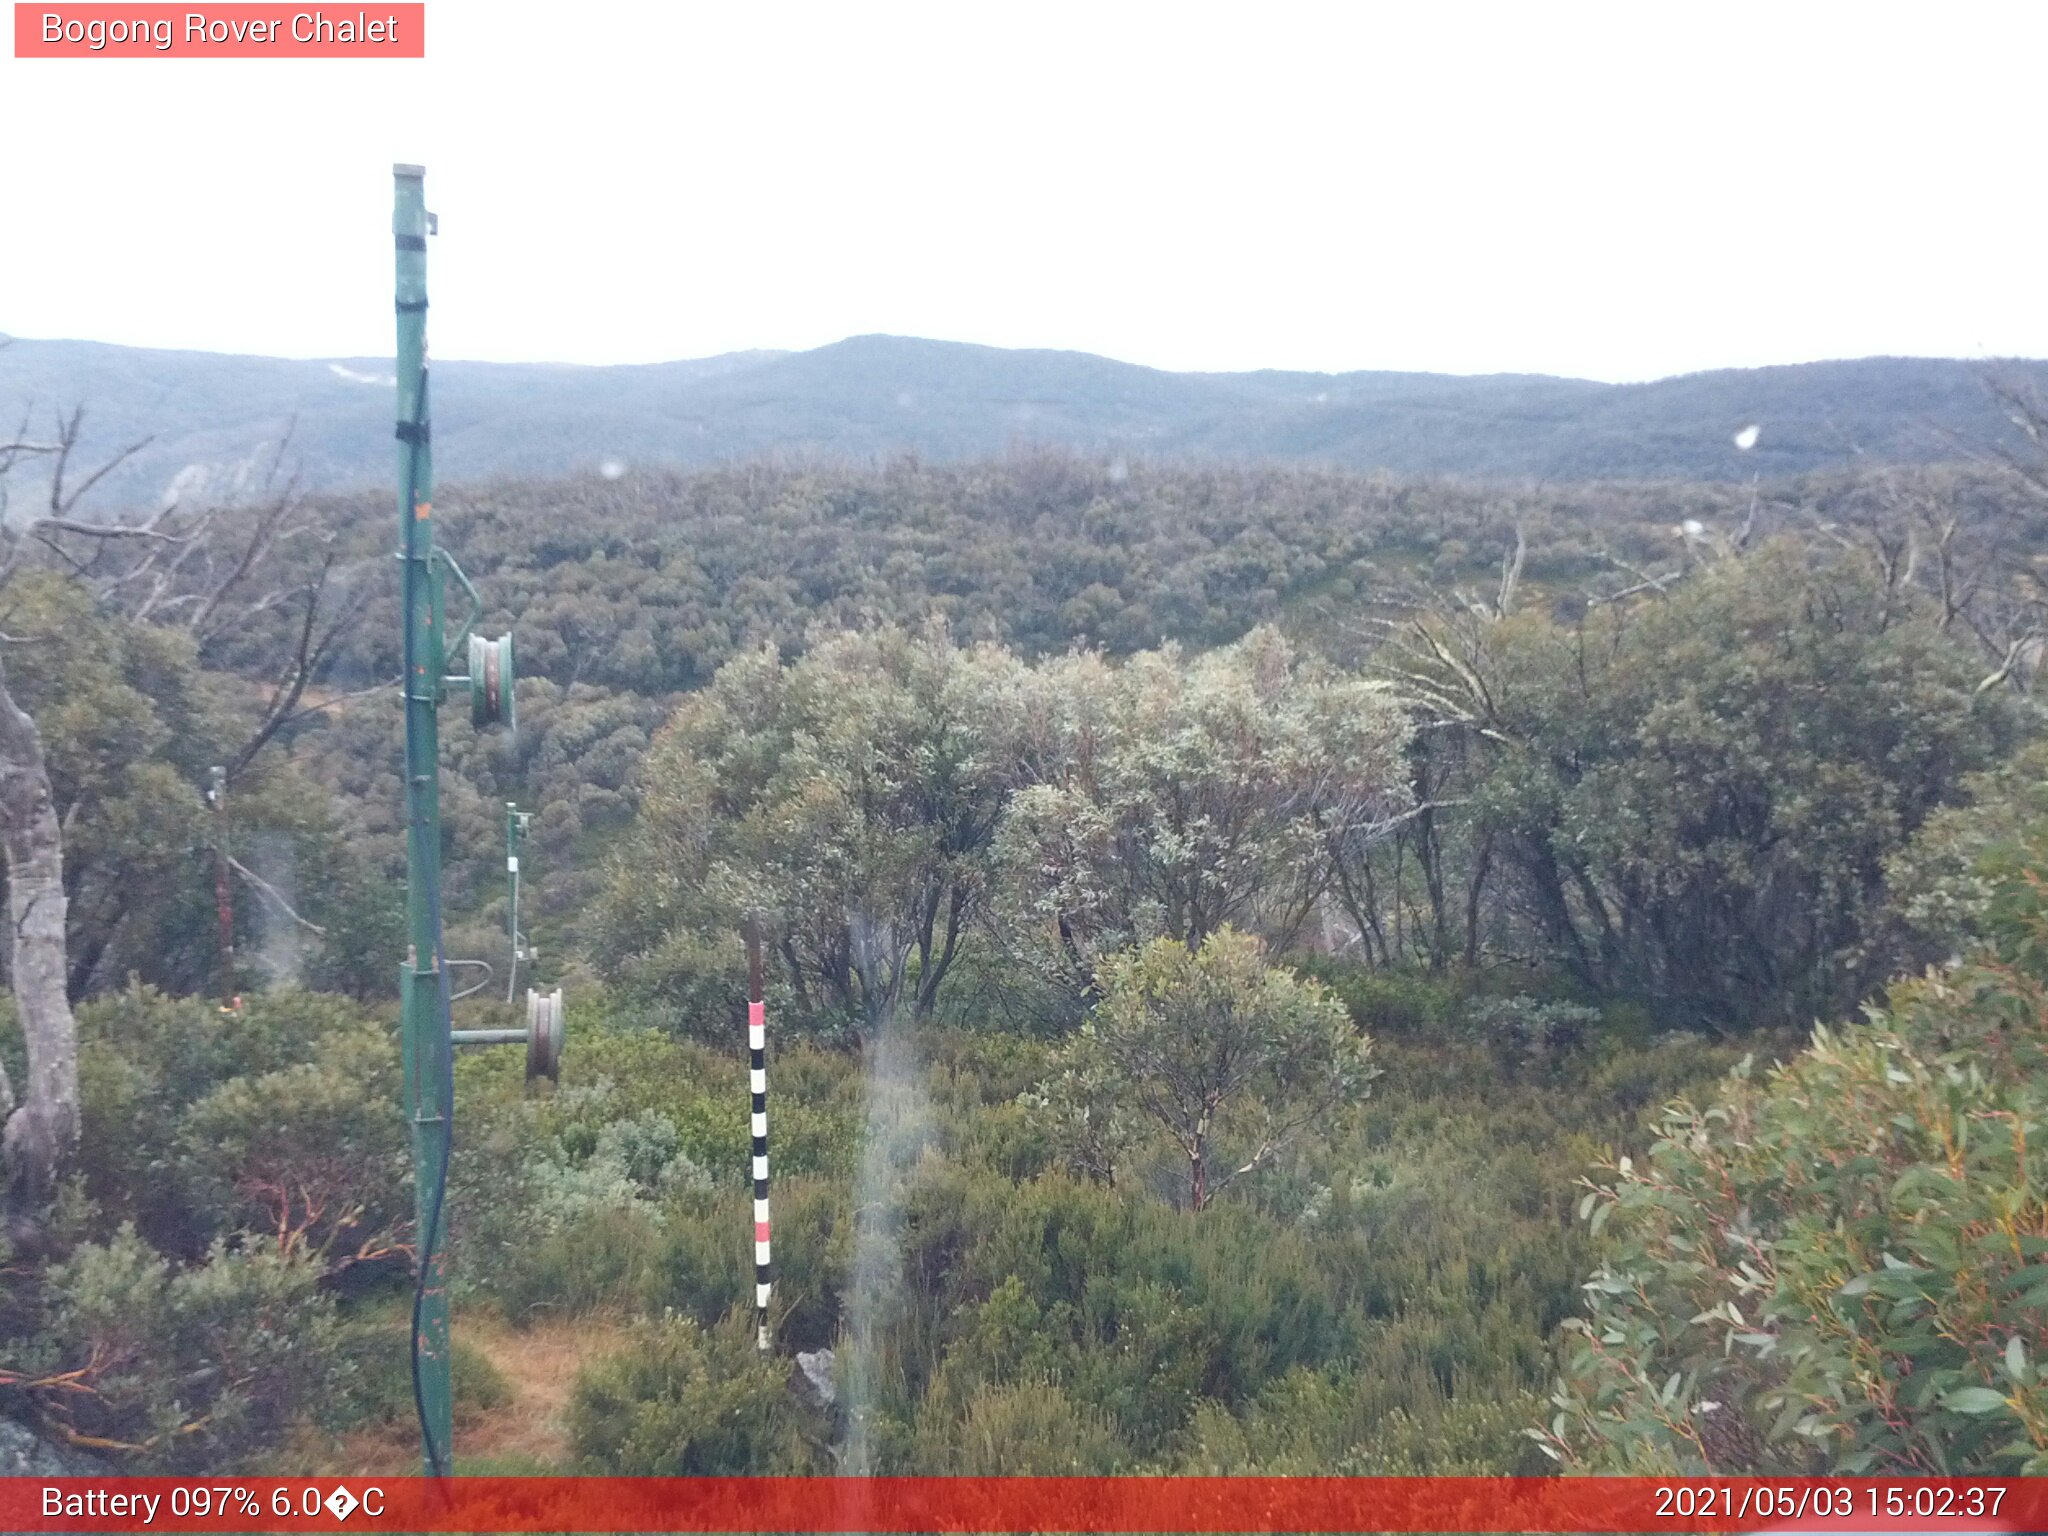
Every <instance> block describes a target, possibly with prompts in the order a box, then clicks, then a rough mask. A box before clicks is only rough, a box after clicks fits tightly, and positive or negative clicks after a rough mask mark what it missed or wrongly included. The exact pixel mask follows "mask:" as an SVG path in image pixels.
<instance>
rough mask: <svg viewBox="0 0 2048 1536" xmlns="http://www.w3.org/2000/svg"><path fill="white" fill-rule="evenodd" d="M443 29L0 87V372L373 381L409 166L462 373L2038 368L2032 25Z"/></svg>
mask: <svg viewBox="0 0 2048 1536" xmlns="http://www.w3.org/2000/svg"><path fill="white" fill-rule="evenodd" d="M328 9H329V11H330V13H338V12H343V11H344V7H343V6H342V5H340V4H330V5H329V6H328ZM355 9H356V6H355V5H349V6H347V7H346V9H345V13H346V14H349V15H353V14H354V12H355ZM371 9H372V10H374V9H375V7H374V4H372V5H371ZM427 20H428V44H427V51H428V57H427V59H426V60H425V61H424V62H375V63H371V62H359V61H302V60H277V61H198V60H181V59H177V58H175V57H173V58H168V59H154V60H146V61H143V60H136V61H130V60H98V61H91V62H82V61H49V60H33V59H31V60H16V59H14V58H12V57H4V58H0V130H4V135H5V140H4V141H5V143H6V144H7V145H8V146H9V148H10V153H9V156H8V159H9V171H8V176H7V179H6V184H5V189H4V191H0V197H4V199H5V203H4V206H5V207H6V209H7V215H6V218H5V223H4V230H5V233H4V237H0V331H8V332H12V333H14V334H18V335H24V336H73V337H89V338H94V339H99V340H106V341H119V342H127V343H133V344H138V345H147V346H164V347H196V348H205V349H209V350H220V351H240V352H264V353H275V354H283V355H290V356H341V355H350V354H362V355H380V354H383V353H385V352H388V351H389V350H390V347H391V310H390V265H391V255H390V244H389V234H388V232H389V227H390V226H389V209H390V164H391V162H392V161H394V160H416V161H420V162H422V163H424V164H425V165H426V166H427V168H428V177H427V194H428V206H430V207H432V208H434V209H435V210H436V211H437V212H438V213H439V214H440V216H441V228H442V234H441V236H440V238H439V239H437V240H436V241H435V242H434V245H433V247H432V257H431V263H432V269H431V287H432V292H433V300H434V326H433V344H434V350H435V354H436V355H437V356H440V357H444V358H450V357H464V358H493V359H505V360H513V359H521V360H526V359H554V360H562V361H571V362H585V363H605V362H649V361H657V360H661V359H667V358H676V357H696V356H703V355H706V354H710V353H716V352H724V351H731V350H735V349H739V348H746V347H788V348H798V347H811V346H816V345H819V344H821V343H824V342H828V341H833V340H836V339H838V338H840V337H842V336H847V335H854V334H859V333H862V332H870V331H888V332H895V333H899V334H907V335H917V336H933V337H944V338H950V339H956V340H963V341H979V342H988V343H992V344H995V345H999V346H1009V347H1071V348H1078V349H1081V350H1085V351H1090V352H1100V353H1104V354H1107V355H1109V356H1112V357H1118V358H1123V359H1127V360H1129V361H1132V362H1139V363H1147V364H1152V365H1155V366H1158V367H1164V368H1199V369H1238V368H1258V367H1280V368H1307V369H1329V370H1344V369H1354V368H1403V369H1430V370H1441V371H1446V372H1459V373H1469V372H1490V371H1496V370H1518V371H1521V370H1526V371H1539V372H1546V373H1565V374H1578V375H1583V376H1586V377H1591V378H1601V379H1637V378H1648V377H1654V376H1658V375H1663V374H1669V373H1676V372H1685V371H1690V370H1694V369H1700V368H1710V367H1721V366H1733V365H1749V364H1761V363H1775V362H1795V361H1803V360H1807V359H1813V358H1822V357H1845V356H1861V355H1866V354H1872V353H1907V354H1924V355H1941V356H1959V357H1982V356H1986V355H2030V356H2044V355H2048V301H2044V295H2043V288H2044V281H2048V278H2044V274H2048V251H2044V249H2043V238H2042V237H2043V234H2044V231H2048V197H2044V196H2043V187H2042V174H2043V173H2042V172H2041V169H2040V162H2039V150H2040V143H2041V114H2040V106H2039V103H2040V101H2041V100H2042V94H2041V93H2042V90H2043V85H2042V76H2041V71H2042V67H2043V60H2044V59H2048V7H2044V6H2041V5H2038V4H2026V5H2020V4H2012V5H1976V6H1972V5H1961V4H1956V3H1953V0H1950V3H1944V4H1941V5H1936V6H1929V5H1919V6H1904V5H1899V6H1888V5H1881V4H1872V3H1862V4H1855V5H1840V6H1835V5H1823V4H1817V3H1810V4H1809V3H1802V4H1791V5H1787V4H1782V3H1779V4H1769V5H1758V6H1754V7H1745V6H1740V5H1735V4H1728V3H1721V0H1714V3H1701V4H1693V5H1680V4H1675V3H1666V0H1636V3H1630V4H1625V5H1615V6H1596V5H1562V4H1548V3H1523V4H1517V5H1500V6H1492V5H1454V4H1445V3H1440V0H1403V3H1401V4H1399V5H1393V4H1368V3H1352V4H1283V3H1274V0H1258V3H1250V0H1247V3H1244V4H1240V5H1234V6H1220V5H1201V4H1190V3H1186V0H1182V3H1177V4H1168V5H1150V4H1143V5H1141V4H1134V3H1117V0H1094V3H1088V4H1078V5H1067V4H1057V3H1046V0H1032V3H1029V4H1007V3H1004V4H998V3H988V0H954V3H951V4H944V5H932V6H908V5H882V4H875V3H869V0H839V3H835V4H831V5H777V4H764V3H757V0H721V3H718V4H715V5H714V4H697V3H674V0H670V3H660V4H652V3H634V4H628V3H620V0H610V3H606V0H558V3H555V4H551V5H546V6H541V5H532V4H526V3H519V0H429V4H428V12H427Z"/></svg>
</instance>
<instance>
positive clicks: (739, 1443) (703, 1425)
mask: <svg viewBox="0 0 2048 1536" xmlns="http://www.w3.org/2000/svg"><path fill="white" fill-rule="evenodd" d="M788 1371H789V1362H788V1361H787V1360H786V1359H783V1358H780V1357H773V1356H771V1357H767V1358H763V1357H762V1356H761V1355H759V1354H758V1353H757V1352H756V1351H755V1348H754V1339H753V1326H752V1318H751V1315H750V1314H748V1313H743V1312H735V1313H734V1314H733V1315H732V1317H730V1318H728V1319H727V1320H726V1321H725V1322H724V1323H723V1324H721V1325H720V1326H719V1327H717V1328H715V1329H711V1330H708V1331H707V1330H706V1329H703V1328H700V1327H699V1326H698V1325H697V1324H696V1323H694V1322H691V1321H689V1320H688V1319H685V1318H676V1317H670V1318H666V1319H663V1320H662V1321H661V1322H659V1323H650V1324H647V1325H645V1326H644V1327H643V1328H642V1329H641V1330H640V1332H639V1334H638V1335H637V1337H636V1338H635V1339H634V1341H633V1343H632V1345H631V1346H630V1347H628V1348H626V1349H624V1350H621V1351H620V1352H618V1353H617V1354H614V1355H609V1356H606V1357H605V1358H603V1359H601V1360H598V1361H596V1362H594V1363H592V1364H591V1365H588V1366H586V1367H585V1368H584V1370H583V1374H582V1375H581V1376H580V1377H579V1378H578V1380H577V1383H576V1391H575V1395H574V1397H573V1398H572V1399H571V1401H570V1405H569V1433H570V1440H571V1443H572V1444H573V1445H574V1447H575V1452H576V1456H577V1458H578V1461H579V1462H580V1464H581V1465H582V1466H583V1467H584V1468H585V1469H586V1470H589V1471H593V1472H603V1473H606V1474H609V1475H612V1476H625V1477H711V1476H740V1475H746V1474H752V1473H769V1472H773V1473H778V1474H782V1475H789V1474H793V1473H802V1472H807V1471H818V1470H823V1466H824V1454H823V1449H822V1443H821V1431H820V1426H818V1425H816V1424H814V1423H812V1422H810V1421H809V1419H808V1418H807V1416H806V1414H805V1413H804V1411H803V1410H802V1409H801V1408H800V1407H799V1405H798V1403H797V1400H796V1398H795V1396H794V1394H793V1393H792V1392H791V1391H790V1388H789V1380H788Z"/></svg>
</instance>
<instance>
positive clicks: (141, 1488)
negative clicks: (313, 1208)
mask: <svg viewBox="0 0 2048 1536" xmlns="http://www.w3.org/2000/svg"><path fill="white" fill-rule="evenodd" d="M0 1529H5V1530H8V1531H17V1532H19V1531H138V1532H142V1531H150V1532H154V1531H379V1530H381V1531H391V1532H437V1531H447V1532H484V1531H565V1532H566V1531H591V1532H614V1531H646V1532H667V1531H695V1532H709V1531H785V1532H831V1531H838V1532H870V1531H872V1532H914V1531H932V1532H945V1531H961V1532H967V1531H974V1532H982V1531H1116V1532H1142V1531H1152V1532H1179V1531H1186V1532H1204V1533H1208V1532H1229V1531H1240V1532H1252V1531H1298V1532H1366V1531H1429V1532H1437V1531H1471V1532H1493V1531H1544V1532H1548V1531H1561V1532H1562V1531H1572V1532H1628V1531H1780V1530H1801V1531H1940V1532H1951V1531H1953V1532H1963V1531H2041V1530H2048V1479H2040V1478H2003V1479H1972V1478H1956V1479H1927V1480H1917V1479H1885V1478H1844V1479H1821V1478H1788V1479H1775V1480H1765V1479H1749V1478H1688V1479H1677V1478H1672V1479H1665V1478H1590V1477H1588V1478H1461V1477H1413V1478H1400V1477H1389V1478H1334V1477H1332V1478H1323V1477H1085V1478H1084V1477H1075V1478H1060V1477H1049V1478H1001V1477H996V1478H979V1477H940V1478H889V1477H880V1478H829V1477H824V1478H803V1477H795V1478H779V1477H760V1478H602V1477H598V1478H563V1477H530V1478H519V1477H478V1478H455V1479H452V1480H449V1481H447V1482H445V1483H437V1482H433V1481H430V1480H428V1479H424V1478H390V1477H387V1478H378V1477H361V1478H338V1479H337V1478H295V1479H277V1478H217V1479H211V1480H206V1481H201V1480H199V1479H196V1478H47V1479H38V1478H29V1477H22V1478H11V1479H4V1480H0Z"/></svg>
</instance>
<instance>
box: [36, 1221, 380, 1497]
mask: <svg viewBox="0 0 2048 1536" xmlns="http://www.w3.org/2000/svg"><path fill="white" fill-rule="evenodd" d="M318 1278H319V1275H318V1271H317V1269H316V1267H315V1265H314V1264H312V1263H311V1262H309V1261H308V1260H306V1259H305V1258H303V1257H300V1256H296V1255H290V1254H280V1253H278V1252H277V1251H276V1250H274V1249H269V1248H261V1247H258V1248H252V1249H250V1250H248V1251H245V1252H238V1251H235V1250H232V1249H229V1248H227V1247H225V1246H224V1245H221V1244H218V1243H217V1244H215V1246H214V1248H213V1250H212V1251H211V1252H210V1253H209V1254H208V1256H207V1259H206V1262H205V1263H203V1264H194V1265H180V1264H176V1263H174V1262H172V1261H170V1260H168V1259H166V1258H164V1257H163V1256H162V1255H160V1254H158V1253H156V1252H154V1251H153V1250H152V1249H150V1248H149V1246H148V1245H147V1244H145V1243H144V1242H143V1241H142V1240H141V1239H140V1238H139V1237H137V1236H136V1234H135V1231H134V1229H133V1228H132V1227H123V1228H122V1229H121V1230H120V1231H119V1232H118V1233H116V1234H115V1236H114V1238H113V1239H112V1241H110V1242H107V1243H104V1244H99V1243H88V1244H83V1245H81V1246H80V1247H79V1248H77V1249H76V1250H74V1251H73V1253H72V1254H71V1256H70V1257H69V1258H68V1259H66V1260H65V1261H64V1262H63V1263H61V1264H59V1265H57V1266H55V1267H54V1268H53V1269H52V1270H51V1272H50V1275H49V1287H50V1293H51V1295H52V1296H53V1298H55V1301H54V1305H53V1308H52V1317H51V1322H50V1328H49V1334H48V1341H47V1344H48V1350H49V1353H50V1356H51V1357H53V1358H54V1360H56V1361H58V1362H63V1363H65V1364H67V1365H69V1366H71V1367H73V1368H76V1369H79V1370H82V1371H83V1372H84V1373H85V1376H84V1379H85V1380H86V1382H87V1384H88V1385H89V1386H90V1388H91V1391H90V1392H89V1393H87V1394H83V1395H79V1394H66V1395H65V1396H64V1397H63V1399H62V1400H61V1402H60V1403H57V1404H54V1405H51V1406H52V1411H54V1412H56V1413H57V1414H58V1416H59V1417H61V1418H62V1419H64V1420H65V1421H66V1422H67V1423H68V1424H69V1425H70V1426H71V1427H72V1428H73V1429H74V1430H75V1431H76V1432H77V1433H79V1434H81V1435H84V1436H86V1437H88V1438H89V1439H90V1440H92V1441H94V1442H98V1443H102V1444H103V1445H105V1446H106V1447H107V1448H109V1449H111V1450H113V1451H115V1452H117V1453H119V1454H122V1455H124V1456H125V1457H127V1458H129V1459H130V1460H129V1465H131V1466H132V1467H133V1468H134V1469H135V1470H138V1471H140V1470H155V1471H166V1472H191V1471H222V1470H227V1469H232V1468H235V1467H238V1466H241V1465H243V1464H245V1463H246V1462H247V1461H248V1460H249V1459H250V1458H251V1457H253V1456H254V1455H256V1454H257V1453H258V1452H260V1451H262V1450H263V1449H265V1448H266V1447H268V1446H270V1445H272V1444H274V1443H275V1442H276V1440H277V1439H278V1437H279V1436H280V1435H281V1434H282V1432H283V1430H284V1429H285V1427H286V1426H287V1425H288V1424H289V1423H290V1422H291V1421H292V1419H293V1418H294V1416H296V1415H297V1414H299V1413H301V1412H304V1411H307V1410H310V1409H314V1408H317V1407H320V1406H321V1405H323V1404H325V1403H327V1402H328V1401H330V1400H331V1399H332V1398H333V1397H334V1395H335V1394H336V1393H337V1391H339V1390H340V1389H341V1388H342V1387H343V1386H344V1385H345V1384H346V1382H347V1381H348V1378H349V1376H350V1373H351V1369H352V1368H351V1366H350V1365H349V1363H348V1361H347V1359H346V1357H345V1354H344V1351H343V1349H342V1335H341V1332H340V1330H339V1328H338V1326H337V1323H336V1319H335V1315H334V1310H333V1307H332V1305H331V1303H329V1302H328V1301H327V1300H326V1299H325V1298H323V1297H321V1296H320V1295H319V1294H318V1293H317V1292H316V1290H315V1286H316V1283H317V1281H318Z"/></svg>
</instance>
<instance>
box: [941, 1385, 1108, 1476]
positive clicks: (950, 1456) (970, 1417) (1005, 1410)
mask: <svg viewBox="0 0 2048 1536" xmlns="http://www.w3.org/2000/svg"><path fill="white" fill-rule="evenodd" d="M913 1454H914V1455H915V1457H916V1458H917V1461H918V1464H919V1468H920V1470H921V1471H923V1472H924V1473H925V1474H926V1475H927V1476H933V1475H943V1476H953V1477H997V1476H1000V1477H1103V1476H1107V1475H1109V1474H1111V1473H1115V1472H1122V1471H1127V1470H1129V1469H1130V1466H1131V1462H1132V1456H1131V1452H1130V1449H1129V1448H1128V1447H1127V1446H1125V1445H1124V1443H1123V1442H1122V1441H1121V1440H1120V1439H1119V1438H1118V1437H1117V1433H1116V1430H1115V1429H1114V1428H1113V1427H1112V1426H1111V1425H1110V1423H1109V1422H1108V1421H1107V1420H1106V1419H1105V1418H1104V1417H1103V1416H1102V1415H1101V1414H1100V1413H1098V1412H1094V1411H1092V1410H1090V1409H1089V1408H1088V1407H1086V1406H1085V1405H1083V1404H1080V1403H1077V1402H1075V1401H1074V1399H1073V1398H1071V1397H1069V1396H1068V1395H1067V1393H1066V1392H1065V1391H1063V1390H1062V1389H1061V1388H1060V1387H1058V1386H1057V1385H1055V1384H1054V1383H1052V1382H1049V1381H1021V1382H1017V1383H1015V1384H1013V1385H1009V1386H987V1387H983V1388H981V1389H980V1390H978V1391H977V1392H975V1394H974V1395H973V1396H972V1397H970V1398H969V1399H968V1400H967V1405H966V1407H965V1409H964V1410H962V1411H960V1412H957V1413H956V1412H954V1411H952V1410H951V1409H950V1408H949V1409H947V1410H946V1411H944V1412H935V1413H927V1414H925V1415H922V1416H920V1418H919V1420H918V1424H917V1428H916V1431H915V1439H914V1450H913Z"/></svg>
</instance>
